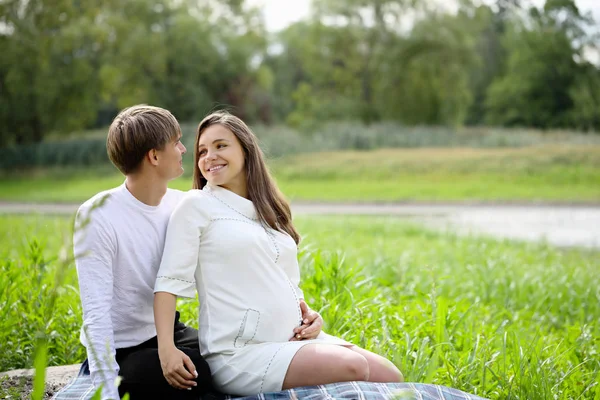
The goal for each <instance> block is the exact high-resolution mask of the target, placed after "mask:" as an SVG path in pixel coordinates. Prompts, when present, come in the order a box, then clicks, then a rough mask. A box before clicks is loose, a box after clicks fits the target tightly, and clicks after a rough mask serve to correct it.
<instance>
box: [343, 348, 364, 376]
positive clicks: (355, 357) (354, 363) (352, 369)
mask: <svg viewBox="0 0 600 400" xmlns="http://www.w3.org/2000/svg"><path fill="white" fill-rule="evenodd" d="M341 367H342V368H343V370H344V373H345V375H347V377H346V380H348V381H368V380H369V375H370V370H369V362H368V361H367V359H366V358H365V357H363V356H362V355H360V354H358V353H353V354H352V356H351V357H348V358H347V359H346V360H344V362H343V363H342V365H341Z"/></svg>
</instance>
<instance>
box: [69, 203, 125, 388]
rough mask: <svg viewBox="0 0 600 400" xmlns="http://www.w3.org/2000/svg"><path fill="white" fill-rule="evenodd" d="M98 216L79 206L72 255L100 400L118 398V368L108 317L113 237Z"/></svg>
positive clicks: (89, 354)
mask: <svg viewBox="0 0 600 400" xmlns="http://www.w3.org/2000/svg"><path fill="white" fill-rule="evenodd" d="M90 211H91V213H90ZM90 214H91V215H90ZM98 214H99V212H98V211H97V210H94V208H93V207H92V208H91V210H90V209H89V208H83V207H82V208H80V209H79V211H78V212H77V216H76V219H75V229H74V233H73V252H74V254H75V265H76V268H77V276H78V279H79V295H80V298H81V305H82V308H83V333H82V334H83V335H84V336H85V342H86V348H87V357H88V362H89V366H90V373H91V378H92V382H93V383H94V387H95V388H98V387H100V385H103V390H102V399H113V398H114V399H118V398H119V393H118V390H117V387H116V385H115V379H116V378H117V375H118V374H119V366H118V364H117V362H116V360H115V344H114V330H113V325H112V319H111V314H110V311H111V307H112V297H113V269H112V267H113V256H114V255H115V253H116V238H115V237H114V232H113V231H112V229H111V228H109V227H107V226H106V224H104V223H103V221H102V219H101V217H100V216H99V215H98Z"/></svg>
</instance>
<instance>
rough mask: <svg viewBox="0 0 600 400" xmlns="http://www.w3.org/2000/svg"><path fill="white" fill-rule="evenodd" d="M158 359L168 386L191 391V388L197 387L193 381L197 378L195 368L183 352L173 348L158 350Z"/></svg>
mask: <svg viewBox="0 0 600 400" xmlns="http://www.w3.org/2000/svg"><path fill="white" fill-rule="evenodd" d="M158 357H159V358H160V366H161V368H162V371H163V375H164V376H165V379H166V380H167V382H169V385H171V386H173V387H175V388H177V389H187V390H191V389H192V387H193V386H196V385H197V383H196V381H194V379H195V378H197V377H198V373H197V372H196V367H195V366H194V363H193V362H192V360H191V359H190V358H189V357H188V356H187V354H185V353H184V352H183V351H181V350H179V349H178V348H177V347H175V346H172V347H169V348H168V349H166V350H162V351H161V350H160V349H159V352H158Z"/></svg>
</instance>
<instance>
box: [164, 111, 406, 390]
mask: <svg viewBox="0 0 600 400" xmlns="http://www.w3.org/2000/svg"><path fill="white" fill-rule="evenodd" d="M194 147H195V163H196V166H195V170H194V189H195V190H191V191H190V192H188V193H187V194H186V196H185V198H184V199H183V200H182V201H181V202H180V204H179V206H178V207H177V208H176V209H175V211H174V212H173V215H172V216H171V219H170V222H169V227H168V230H167V237H166V242H165V249H164V253H163V258H162V262H161V266H160V270H159V273H158V277H157V280H156V286H155V290H154V291H155V300H154V315H155V323H156V328H157V333H158V341H159V356H160V359H161V365H162V367H163V373H164V375H165V377H166V378H167V380H168V381H169V383H171V385H173V386H175V387H177V388H180V389H187V388H190V387H191V386H193V385H194V381H193V380H191V379H192V378H193V374H194V371H195V370H194V365H193V364H192V363H191V361H190V360H189V359H188V358H187V356H185V354H183V353H181V352H180V351H179V350H177V348H176V347H175V346H174V344H173V319H174V317H175V305H176V299H177V296H183V297H194V295H195V292H196V291H197V292H198V297H199V302H200V309H199V318H200V321H199V333H198V335H199V341H200V350H201V352H202V356H204V358H205V359H206V361H207V362H208V364H209V365H210V369H211V371H212V374H213V378H214V383H215V386H216V387H217V388H218V389H219V390H221V391H222V392H225V393H228V394H233V395H242V396H243V395H253V394H257V393H266V392H273V391H279V390H282V389H289V388H293V387H298V386H307V385H317V384H327V383H332V382H341V381H352V380H368V381H373V382H400V381H402V375H401V373H400V371H399V370H398V369H397V368H396V367H395V366H394V365H393V364H392V363H391V362H390V361H388V360H386V359H385V358H383V357H381V356H379V355H376V354H374V353H371V352H369V351H367V350H364V349H362V348H359V347H357V346H355V345H353V344H351V343H348V342H346V341H344V340H341V339H339V338H336V337H333V336H330V335H327V334H326V333H325V332H322V331H320V321H321V318H320V317H319V316H318V314H316V313H315V312H314V311H310V310H309V309H308V307H307V305H306V303H305V302H304V299H303V294H302V291H301V290H300V288H299V287H298V286H299V283H300V270H299V266H298V261H297V247H298V243H299V241H300V236H299V235H298V232H297V231H296V229H295V228H294V225H293V224H292V218H291V212H290V207H289V205H288V203H287V202H286V201H285V199H284V198H283V196H282V195H281V193H280V192H279V190H278V188H277V186H276V185H275V183H274V181H273V179H272V178H271V176H270V174H269V172H268V169H267V166H266V164H265V161H264V157H263V154H262V151H261V150H260V148H259V147H258V143H257V139H256V137H255V136H254V134H253V133H252V131H251V130H250V129H249V128H248V126H247V125H246V124H245V123H244V122H243V121H241V120H240V119H239V118H237V117H235V116H232V115H230V114H228V113H224V112H217V113H213V114H211V115H209V116H208V117H206V118H204V120H203V121H202V122H201V123H200V125H199V126H198V131H197V135H196V141H195V146H194ZM315 316H316V317H317V318H316V319H315Z"/></svg>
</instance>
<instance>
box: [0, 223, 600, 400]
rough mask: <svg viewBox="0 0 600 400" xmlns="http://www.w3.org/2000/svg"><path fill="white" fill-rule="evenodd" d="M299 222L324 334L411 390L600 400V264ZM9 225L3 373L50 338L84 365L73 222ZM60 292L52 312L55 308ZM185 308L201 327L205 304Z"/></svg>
mask: <svg viewBox="0 0 600 400" xmlns="http://www.w3.org/2000/svg"><path fill="white" fill-rule="evenodd" d="M297 223H298V227H299V230H300V231H301V233H302V234H303V235H304V241H303V242H302V245H301V248H302V254H301V256H300V260H301V267H302V270H303V283H302V288H303V289H304V292H305V296H306V298H307V300H308V302H309V304H311V305H312V307H313V308H315V309H318V310H320V311H321V313H322V315H323V317H324V319H325V321H326V330H327V331H328V332H329V333H331V334H335V335H339V336H341V337H343V338H345V339H347V340H349V341H352V342H354V343H356V344H358V345H361V346H364V347H366V348H369V349H371V350H373V351H376V352H378V353H381V354H383V355H385V356H387V357H389V358H391V359H392V360H393V361H394V362H395V363H396V364H397V365H398V366H399V367H400V368H401V369H402V371H403V372H404V374H405V376H406V378H407V379H408V380H411V381H422V382H429V383H437V384H443V385H447V386H453V387H456V388H459V389H462V390H465V391H468V392H472V393H477V394H479V395H482V396H484V397H489V398H493V399H496V398H502V399H545V398H555V399H574V398H580V399H596V398H598V397H597V396H600V389H599V388H598V384H597V382H598V379H599V374H600V355H599V354H600V342H599V341H598V337H600V304H599V303H598V287H600V275H599V274H598V270H599V269H600V257H599V254H598V253H597V252H591V251H586V250H578V249H570V250H559V249H555V248H552V247H549V246H546V245H536V244H525V243H515V242H509V241H494V240H487V239H479V238H473V237H457V236H454V235H451V234H443V233H434V232H431V231H428V230H424V229H421V228H419V227H416V226H414V225H410V224H407V223H404V222H401V221H400V220H396V219H390V218H386V219H379V218H361V217H352V218H344V217H303V218H299V219H298V221H297ZM0 226H1V227H2V228H0V245H1V247H0V248H1V249H2V250H1V257H0V310H1V311H0V313H2V315H1V317H2V318H0V370H5V369H8V368H19V367H26V366H30V365H31V363H32V354H33V347H34V343H35V340H36V335H38V333H39V332H45V333H46V334H47V335H49V337H51V340H50V341H49V356H48V363H49V364H50V365H55V364H64V363H75V362H78V361H80V360H81V359H82V357H83V351H82V348H81V346H80V345H79V344H78V329H79V324H80V318H81V311H80V308H79V302H78V297H77V285H76V274H75V271H74V268H73V265H72V263H67V268H66V270H65V271H66V275H65V278H64V284H63V285H62V286H61V287H60V288H58V289H56V288H55V286H54V282H55V280H56V276H57V273H58V272H59V271H60V270H61V269H60V268H59V265H60V259H61V257H64V255H65V254H68V253H69V239H68V238H69V230H70V220H69V219H66V218H65V219H62V218H51V217H33V216H31V217H10V216H0ZM64 235H66V236H64ZM63 236H64V237H65V238H66V239H63ZM34 238H37V239H34ZM61 247H63V248H64V250H61ZM55 289H56V290H58V293H59V294H60V296H59V297H58V299H57V302H56V304H55V308H54V309H53V310H51V309H48V306H47V302H45V299H47V298H48V297H49V296H52V293H54V292H53V291H54V290H55ZM180 308H181V309H182V310H183V315H184V318H185V319H187V321H188V322H189V323H190V324H192V325H196V314H195V313H196V302H195V301H187V302H184V303H182V304H181V307H180ZM1 395H2V393H0V397H2V396H1Z"/></svg>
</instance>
